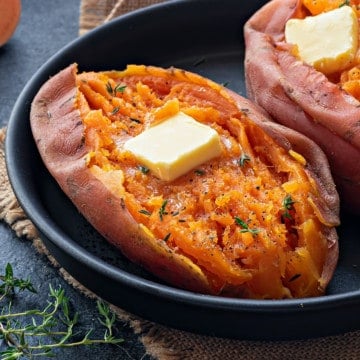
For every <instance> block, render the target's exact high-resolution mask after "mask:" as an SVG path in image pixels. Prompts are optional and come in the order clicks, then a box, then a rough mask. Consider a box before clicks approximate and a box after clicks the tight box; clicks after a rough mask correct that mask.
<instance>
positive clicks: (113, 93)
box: [106, 81, 126, 96]
mask: <svg viewBox="0 0 360 360" xmlns="http://www.w3.org/2000/svg"><path fill="white" fill-rule="evenodd" d="M125 89H126V85H121V84H117V85H116V86H115V87H114V88H113V87H112V85H111V84H110V82H109V81H108V82H107V83H106V91H107V92H108V93H109V94H110V95H111V96H116V93H118V92H120V93H123V92H124V91H125Z"/></svg>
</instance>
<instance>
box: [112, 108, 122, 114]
mask: <svg viewBox="0 0 360 360" xmlns="http://www.w3.org/2000/svg"><path fill="white" fill-rule="evenodd" d="M119 110H120V108H119V107H118V106H116V107H114V109H113V110H112V112H111V115H115V114H117V113H118V112H119Z"/></svg>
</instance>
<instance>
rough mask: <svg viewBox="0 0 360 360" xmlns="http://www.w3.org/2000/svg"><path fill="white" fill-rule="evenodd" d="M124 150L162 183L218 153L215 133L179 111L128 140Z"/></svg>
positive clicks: (218, 139) (216, 134) (219, 150)
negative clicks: (131, 154)
mask: <svg viewBox="0 0 360 360" xmlns="http://www.w3.org/2000/svg"><path fill="white" fill-rule="evenodd" d="M124 148H125V150H128V151H130V152H131V153H133V154H134V155H135V157H136V158H137V160H138V161H139V162H140V163H142V164H143V165H145V166H146V167H148V168H149V169H150V170H151V171H152V172H153V173H154V174H155V176H157V177H158V178H160V179H161V180H165V181H172V180H174V179H176V178H178V177H180V176H181V175H184V174H186V173H187V172H188V171H190V170H191V169H194V168H195V167H197V166H199V165H201V164H203V163H204V162H206V161H208V160H210V159H212V158H214V157H217V156H219V155H220V154H221V142H220V136H219V134H218V133H217V132H216V131H215V130H214V129H212V128H211V127H210V126H207V125H204V124H202V123H200V122H198V121H196V120H195V119H193V118H192V117H191V116H188V115H186V114H185V113H183V112H179V113H177V114H176V115H174V116H172V117H170V118H168V119H166V120H164V121H163V122H161V123H160V124H157V125H155V126H153V127H150V128H149V129H147V130H145V131H144V132H142V133H141V134H139V135H138V136H136V137H134V138H132V139H130V140H128V141H127V142H126V143H125V144H124Z"/></svg>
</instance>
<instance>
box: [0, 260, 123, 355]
mask: <svg viewBox="0 0 360 360" xmlns="http://www.w3.org/2000/svg"><path fill="white" fill-rule="evenodd" d="M0 280H1V281H2V282H3V283H2V284H1V286H0V289H1V290H0V291H1V294H2V296H1V298H0V300H1V301H2V302H5V301H6V300H7V306H1V307H2V311H1V313H0V340H3V344H4V345H6V346H7V348H6V349H5V350H4V351H1V352H0V357H1V359H2V360H16V359H24V358H27V359H34V358H35V357H41V356H42V357H55V356H56V353H55V352H54V351H55V350H56V349H58V348H69V347H75V346H84V345H97V344H120V343H122V342H123V341H124V340H123V339H120V338H116V337H115V336H114V335H113V329H114V325H115V322H116V317H115V314H114V313H112V312H111V311H110V309H109V307H108V306H107V305H106V304H105V303H103V302H101V301H98V302H97V308H98V311H99V314H100V316H101V318H100V319H99V322H100V324H101V325H103V326H104V327H105V332H104V335H103V337H100V338H92V337H91V333H92V329H91V330H89V331H88V332H86V333H85V334H84V335H81V334H80V333H78V332H76V331H75V327H76V325H77V323H78V322H79V314H78V313H76V312H75V313H74V314H72V311H71V310H70V304H69V300H68V298H67V297H66V295H65V291H64V290H63V289H61V288H58V289H54V288H53V287H52V286H51V285H50V286H49V300H48V302H47V305H46V306H45V307H44V308H43V309H31V310H26V311H22V312H18V313H16V312H14V311H13V310H12V304H11V298H12V296H13V294H15V292H16V291H22V290H28V291H31V292H34V293H35V292H36V291H35V289H34V287H33V285H32V284H31V282H30V281H29V280H23V279H17V278H15V277H14V276H13V270H12V267H11V265H10V264H8V265H7V266H6V268H5V275H1V276H0Z"/></svg>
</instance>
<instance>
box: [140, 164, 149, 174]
mask: <svg viewBox="0 0 360 360" xmlns="http://www.w3.org/2000/svg"><path fill="white" fill-rule="evenodd" d="M138 169H139V170H140V171H141V172H142V173H143V174H147V173H148V172H149V171H150V169H149V168H148V167H146V166H144V165H139V166H138Z"/></svg>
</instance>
